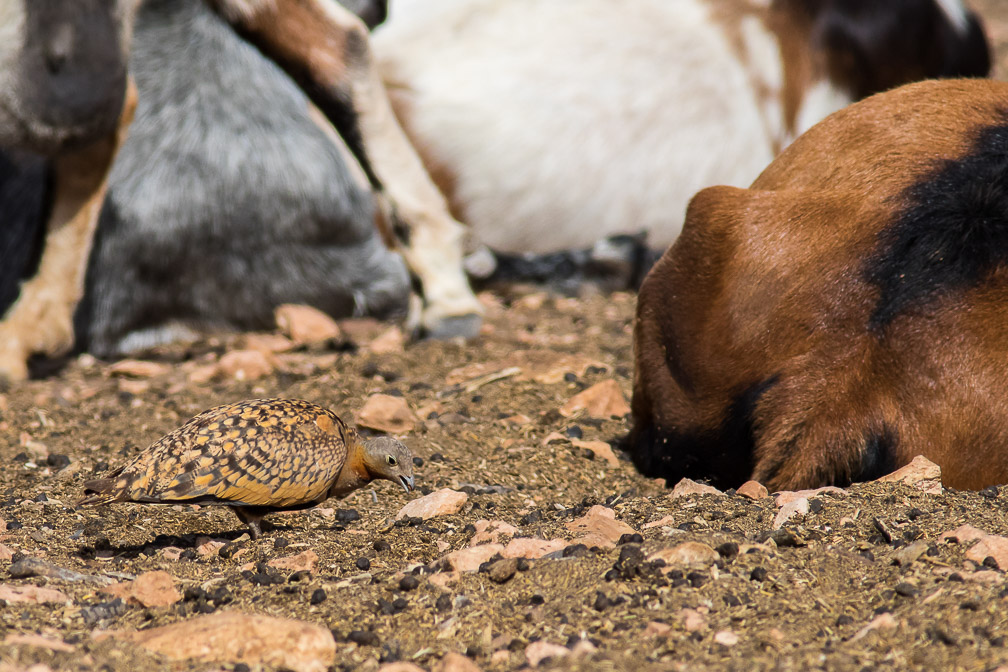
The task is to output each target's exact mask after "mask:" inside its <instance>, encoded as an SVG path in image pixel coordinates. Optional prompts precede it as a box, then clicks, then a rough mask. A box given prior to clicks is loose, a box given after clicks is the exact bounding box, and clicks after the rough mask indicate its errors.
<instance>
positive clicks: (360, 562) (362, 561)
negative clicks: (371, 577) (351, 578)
mask: <svg viewBox="0 0 1008 672" xmlns="http://www.w3.org/2000/svg"><path fill="white" fill-rule="evenodd" d="M354 564H355V565H357V569H359V570H361V571H362V572H366V571H368V570H369V569H371V561H370V560H368V559H367V558H357V562H355V563H354Z"/></svg>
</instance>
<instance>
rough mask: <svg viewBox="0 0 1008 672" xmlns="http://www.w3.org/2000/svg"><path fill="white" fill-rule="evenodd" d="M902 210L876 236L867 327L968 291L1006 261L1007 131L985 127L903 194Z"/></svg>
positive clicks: (880, 327)
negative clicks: (960, 153)
mask: <svg viewBox="0 0 1008 672" xmlns="http://www.w3.org/2000/svg"><path fill="white" fill-rule="evenodd" d="M905 196H906V199H907V201H908V205H907V207H906V208H905V209H904V210H903V211H902V213H900V214H899V215H898V216H897V218H896V219H895V221H894V222H893V223H892V224H891V225H889V226H888V227H886V228H885V229H884V230H883V231H882V232H881V233H880V234H879V245H878V248H877V253H876V254H875V255H873V256H872V258H871V259H870V260H869V264H870V266H869V267H868V268H867V269H866V275H867V280H868V281H869V282H870V283H872V284H874V285H876V286H877V287H878V288H879V290H880V292H881V294H880V296H879V300H878V303H877V304H876V306H875V310H874V312H873V313H872V315H871V318H870V319H869V327H870V328H871V329H872V330H873V331H875V332H880V331H882V330H883V329H884V328H885V327H886V325H888V324H889V322H891V321H892V320H893V319H894V318H895V317H896V316H897V315H899V314H900V313H901V312H903V311H905V310H907V309H909V308H912V307H914V306H919V305H920V304H922V303H923V302H925V301H928V300H931V299H934V298H936V296H937V295H940V294H944V293H947V292H949V291H955V290H962V289H967V288H969V287H972V286H975V285H977V284H979V283H981V282H983V281H984V279H985V278H986V277H987V276H988V275H989V274H990V273H991V272H992V271H993V270H994V269H995V268H997V267H999V266H1002V265H1003V264H1005V263H1008V125H1004V126H995V127H989V128H985V129H983V130H982V131H981V132H980V134H979V137H978V139H977V142H976V144H975V146H974V149H973V151H972V152H970V153H969V154H967V155H966V156H964V157H962V158H960V159H955V160H950V161H944V162H942V163H941V164H940V166H939V167H938V169H937V170H936V171H935V172H934V173H933V174H932V175H931V176H930V177H928V178H926V179H923V180H921V181H920V182H918V183H917V184H915V185H913V186H912V187H910V188H909V189H907V191H906V193H905Z"/></svg>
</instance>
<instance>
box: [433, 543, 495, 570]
mask: <svg viewBox="0 0 1008 672" xmlns="http://www.w3.org/2000/svg"><path fill="white" fill-rule="evenodd" d="M503 550H504V546H502V545H501V544H482V545H480V546H470V547H469V548H463V549H461V550H458V551H452V552H451V553H449V554H447V555H445V556H443V557H442V558H441V560H439V561H438V562H439V564H440V565H441V566H442V567H444V568H446V569H448V570H449V571H455V572H475V571H476V570H478V569H479V568H480V565H482V564H483V563H484V562H486V561H487V560H489V559H490V558H492V557H493V556H495V555H497V554H498V553H500V552H501V551H503ZM435 576H436V575H435Z"/></svg>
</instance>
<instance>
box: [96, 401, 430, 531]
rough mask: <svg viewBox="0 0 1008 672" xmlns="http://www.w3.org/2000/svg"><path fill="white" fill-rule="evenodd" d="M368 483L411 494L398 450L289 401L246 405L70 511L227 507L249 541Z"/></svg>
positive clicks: (186, 435) (184, 433)
mask: <svg viewBox="0 0 1008 672" xmlns="http://www.w3.org/2000/svg"><path fill="white" fill-rule="evenodd" d="M375 478H384V479H387V480H390V481H394V482H396V483H399V484H400V485H402V486H403V487H404V488H405V489H406V490H407V491H409V490H411V489H413V457H412V455H411V454H410V451H409V449H408V448H407V447H406V446H405V445H403V444H402V443H401V442H399V441H397V440H395V439H392V438H388V437H379V438H375V439H369V440H367V441H363V440H361V438H360V437H359V436H358V434H357V432H356V431H355V430H354V429H353V428H351V427H349V426H348V425H347V424H346V423H344V422H343V421H342V420H340V419H339V417H337V416H336V415H335V414H334V413H333V412H332V411H329V410H327V409H325V408H322V407H321V406H316V405H315V404H312V403H309V402H307V401H300V400H296V399H253V400H249V401H241V402H237V403H234V404H226V405H224V406H218V407H216V408H212V409H210V410H208V411H204V412H203V413H200V414H199V415H197V416H196V417H194V418H192V419H191V420H189V422H187V423H185V424H184V425H182V426H181V427H179V428H178V429H176V430H175V431H173V432H171V433H169V434H167V435H165V436H164V437H162V438H161V439H159V440H158V441H156V442H154V443H153V444H152V445H151V446H150V447H149V448H147V449H146V450H145V451H143V452H142V453H140V454H139V455H137V456H136V457H135V458H134V459H133V460H132V461H131V462H129V463H127V464H126V465H124V466H122V467H119V468H118V469H115V470H113V471H112V472H110V473H109V474H108V476H107V477H105V478H100V479H96V480H92V481H86V482H85V483H84V494H85V497H84V498H83V499H82V500H80V502H79V504H108V503H111V502H148V503H157V504H168V503H189V504H218V505H226V506H230V507H231V509H232V510H233V511H234V512H235V514H236V515H237V516H238V518H239V519H241V520H242V521H243V522H245V523H246V524H248V526H249V530H250V533H251V534H252V536H253V538H255V537H258V536H259V534H260V521H261V520H262V517H263V516H264V515H266V514H267V513H270V512H272V511H291V510H297V509H305V508H309V507H312V506H315V505H316V504H319V503H320V502H322V501H323V500H325V499H327V498H328V497H332V496H343V495H346V494H347V493H349V492H351V491H353V490H355V489H356V488H359V487H360V486H362V485H364V484H365V483H367V482H369V481H371V480H372V479H375Z"/></svg>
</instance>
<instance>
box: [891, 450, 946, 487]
mask: <svg viewBox="0 0 1008 672" xmlns="http://www.w3.org/2000/svg"><path fill="white" fill-rule="evenodd" d="M877 482H879V483H905V484H907V485H910V486H913V487H915V488H918V489H920V490H923V491H924V492H927V493H929V494H933V495H937V494H939V493H941V491H942V481H941V467H939V466H938V465H937V464H935V463H934V462H932V461H931V460H929V459H927V458H926V457H924V456H923V455H918V456H917V457H915V458H913V460H911V461H910V464H908V465H905V466H903V467H900V468H899V469H897V470H896V471H894V472H892V473H891V474H886V475H885V476H883V477H882V478H879V479H878V480H877Z"/></svg>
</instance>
